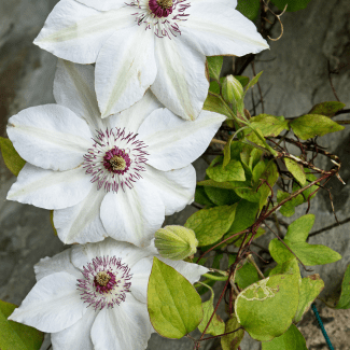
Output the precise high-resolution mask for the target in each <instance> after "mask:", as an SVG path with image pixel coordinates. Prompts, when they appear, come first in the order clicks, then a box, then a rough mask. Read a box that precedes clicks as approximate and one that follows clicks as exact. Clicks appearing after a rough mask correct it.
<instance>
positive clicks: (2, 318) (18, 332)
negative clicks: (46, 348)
mask: <svg viewBox="0 0 350 350" xmlns="http://www.w3.org/2000/svg"><path fill="white" fill-rule="evenodd" d="M16 307H17V306H16V305H13V304H10V303H6V302H5V301H2V300H0V349H2V350H39V349H40V347H41V345H42V343H43V340H44V334H43V333H42V332H40V331H38V330H36V329H34V328H32V327H28V326H25V325H24V324H21V323H17V322H13V321H8V320H7V318H8V317H9V316H10V315H11V314H12V312H13V311H14V309H15V308H16Z"/></svg>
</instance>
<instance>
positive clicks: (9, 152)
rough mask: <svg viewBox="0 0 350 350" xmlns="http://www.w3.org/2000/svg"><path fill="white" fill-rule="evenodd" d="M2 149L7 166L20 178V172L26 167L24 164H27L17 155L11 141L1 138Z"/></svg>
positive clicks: (0, 145) (0, 146)
mask: <svg viewBox="0 0 350 350" xmlns="http://www.w3.org/2000/svg"><path fill="white" fill-rule="evenodd" d="M0 148H1V154H2V157H3V158H4V161H5V164H6V166H7V167H8V169H9V170H10V171H11V173H12V174H13V175H15V176H18V174H19V172H20V171H21V169H22V168H23V167H24V164H25V163H26V162H25V161H24V160H23V159H22V158H21V157H20V155H19V154H18V153H17V151H16V150H15V148H14V147H13V144H12V142H11V141H10V140H9V139H5V138H4V137H0Z"/></svg>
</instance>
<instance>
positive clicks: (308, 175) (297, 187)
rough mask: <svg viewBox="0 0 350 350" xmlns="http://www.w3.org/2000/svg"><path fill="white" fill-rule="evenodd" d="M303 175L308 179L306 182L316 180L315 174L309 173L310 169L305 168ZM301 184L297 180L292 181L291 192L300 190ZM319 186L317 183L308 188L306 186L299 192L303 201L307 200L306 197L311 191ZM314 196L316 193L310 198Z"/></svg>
mask: <svg viewBox="0 0 350 350" xmlns="http://www.w3.org/2000/svg"><path fill="white" fill-rule="evenodd" d="M304 171H305V175H306V179H307V180H308V182H313V181H315V180H316V176H315V175H314V174H311V173H310V170H309V169H307V168H305V169H304ZM302 187H303V186H302V185H301V184H299V183H298V182H296V181H294V184H293V192H296V191H298V190H300V189H301V188H302ZM318 188H319V187H318V186H317V185H313V186H311V187H310V188H308V189H307V190H305V191H303V192H302V193H301V195H302V197H303V199H304V202H307V199H308V198H309V196H310V195H311V193H313V192H315V191H316V190H317V189H318ZM315 196H316V193H315V194H313V195H312V196H311V197H310V199H312V198H314V197H315Z"/></svg>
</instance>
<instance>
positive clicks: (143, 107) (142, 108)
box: [103, 89, 163, 133]
mask: <svg viewBox="0 0 350 350" xmlns="http://www.w3.org/2000/svg"><path fill="white" fill-rule="evenodd" d="M162 107H163V105H162V104H161V103H160V102H159V101H158V99H157V98H156V97H155V96H154V95H153V93H152V91H151V90H150V89H148V90H147V91H146V93H145V94H144V95H143V97H142V99H141V100H140V101H138V102H136V103H135V104H134V105H132V106H131V107H130V108H128V109H127V110H125V111H123V112H121V113H118V114H113V115H112V116H110V117H109V118H105V119H103V122H104V123H106V125H107V126H109V127H110V128H114V127H118V128H125V130H126V131H131V132H135V133H137V131H138V130H139V127H140V125H141V124H142V123H143V121H144V120H145V119H146V118H147V117H148V116H149V115H150V114H151V113H152V112H153V111H155V110H156V109H158V108H162Z"/></svg>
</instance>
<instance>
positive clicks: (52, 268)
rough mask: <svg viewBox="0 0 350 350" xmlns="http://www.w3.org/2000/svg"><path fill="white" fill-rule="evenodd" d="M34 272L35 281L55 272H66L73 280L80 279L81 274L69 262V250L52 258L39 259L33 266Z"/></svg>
mask: <svg viewBox="0 0 350 350" xmlns="http://www.w3.org/2000/svg"><path fill="white" fill-rule="evenodd" d="M34 271H35V277H36V279H37V281H39V280H41V279H42V278H44V277H46V276H49V275H52V274H54V273H57V272H66V273H69V274H71V275H73V276H75V278H81V272H80V271H79V270H78V269H76V268H75V267H74V266H73V265H72V263H71V261H70V249H66V250H64V251H63V252H61V253H58V254H56V255H55V256H53V257H52V258H49V257H46V258H43V259H40V261H39V262H38V263H37V264H35V265H34Z"/></svg>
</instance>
